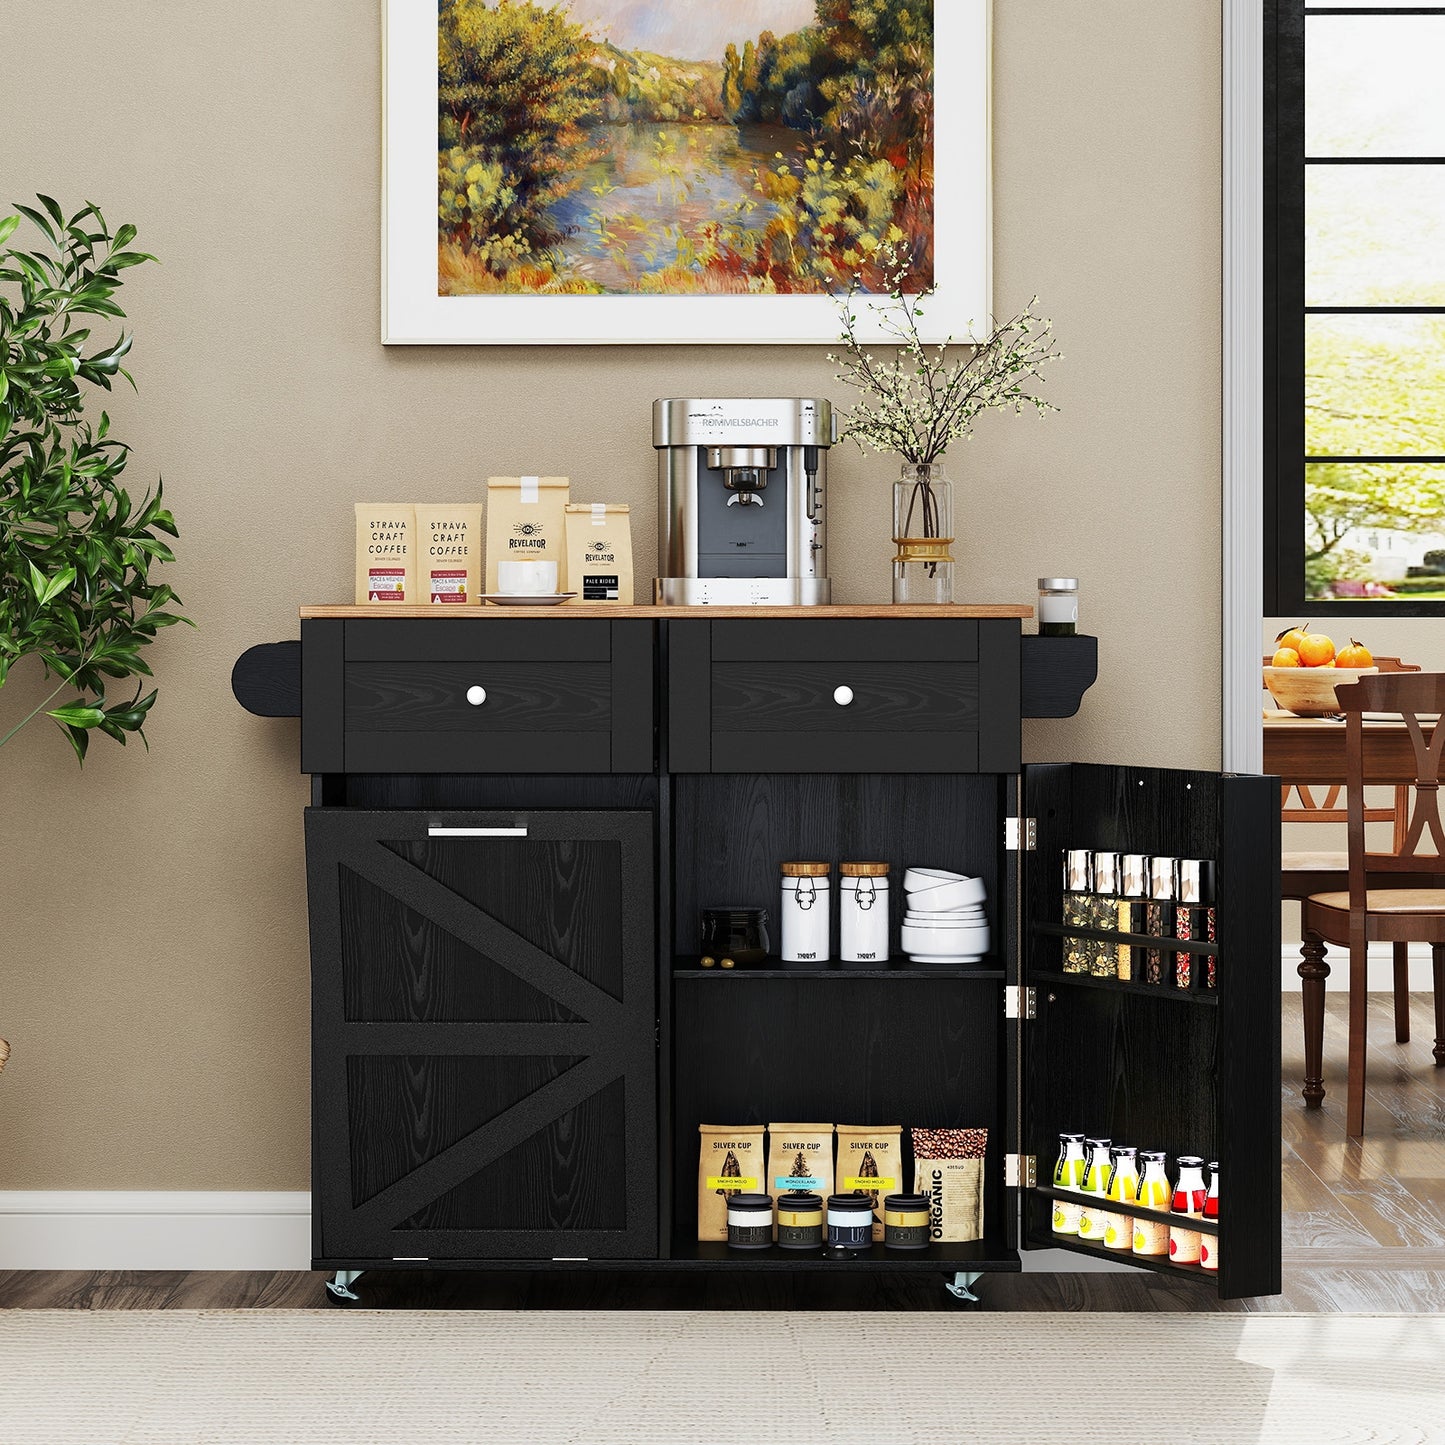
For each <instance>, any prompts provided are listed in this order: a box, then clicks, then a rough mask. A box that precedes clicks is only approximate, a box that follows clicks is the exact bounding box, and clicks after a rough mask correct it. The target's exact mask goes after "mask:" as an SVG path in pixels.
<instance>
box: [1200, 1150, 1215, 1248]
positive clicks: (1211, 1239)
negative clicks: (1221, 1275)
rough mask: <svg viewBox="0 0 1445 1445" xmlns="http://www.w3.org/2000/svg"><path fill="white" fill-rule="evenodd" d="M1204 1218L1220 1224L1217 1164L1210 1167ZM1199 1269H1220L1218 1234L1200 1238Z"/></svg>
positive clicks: (1205, 1235)
mask: <svg viewBox="0 0 1445 1445" xmlns="http://www.w3.org/2000/svg"><path fill="white" fill-rule="evenodd" d="M1204 1217H1205V1218H1206V1219H1212V1220H1213V1221H1214V1222H1215V1223H1216V1224H1218V1223H1219V1165H1218V1164H1217V1163H1213V1164H1210V1166H1209V1193H1208V1194H1206V1195H1205V1196H1204ZM1199 1267H1200V1268H1201V1269H1218V1268H1219V1236H1218V1235H1217V1234H1201V1235H1200V1236H1199Z"/></svg>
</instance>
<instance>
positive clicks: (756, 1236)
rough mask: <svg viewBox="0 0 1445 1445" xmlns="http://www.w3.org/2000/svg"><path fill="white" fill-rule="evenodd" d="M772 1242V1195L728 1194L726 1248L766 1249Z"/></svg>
mask: <svg viewBox="0 0 1445 1445" xmlns="http://www.w3.org/2000/svg"><path fill="white" fill-rule="evenodd" d="M772 1242H773V1198H772V1195H770V1194H730V1195H728V1248H729V1249H767V1248H769V1247H770V1246H771V1245H772Z"/></svg>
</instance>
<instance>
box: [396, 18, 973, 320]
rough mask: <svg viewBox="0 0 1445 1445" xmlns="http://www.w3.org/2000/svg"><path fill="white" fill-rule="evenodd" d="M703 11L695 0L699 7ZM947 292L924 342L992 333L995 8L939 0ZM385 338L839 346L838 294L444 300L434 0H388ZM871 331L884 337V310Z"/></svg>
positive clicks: (939, 184)
mask: <svg viewBox="0 0 1445 1445" xmlns="http://www.w3.org/2000/svg"><path fill="white" fill-rule="evenodd" d="M690 3H691V0H690ZM935 3H936V9H935V16H934V55H935V84H934V104H935V116H934V123H935V142H934V146H935V150H934V154H935V197H934V205H935V223H934V224H935V241H934V265H935V273H936V280H937V286H938V289H937V294H936V295H935V297H934V299H933V301H932V304H931V305H929V306H928V307H927V308H926V310H925V315H924V318H923V325H924V327H925V328H926V334H925V338H924V339H925V340H927V341H931V342H941V341H944V340H945V339H948V338H950V337H951V338H952V339H954V340H956V341H959V342H966V341H969V340H977V339H979V338H980V337H981V336H983V335H986V334H987V331H988V328H989V323H990V317H991V313H992V303H993V277H992V234H993V225H992V207H991V201H992V184H991V182H992V145H991V116H992V108H993V107H992V94H991V70H992V64H991V54H992V39H991V30H992V26H991V3H990V0H935ZM382 24H383V38H384V55H383V64H382V76H383V86H382V238H381V269H382V289H381V339H382V342H383V344H385V345H388V346H517V345H525V346H569V345H583V346H595V345H628V344H630V345H670V344H671V345H684V344H686V345H756V344H759V343H782V344H788V343H792V344H813V345H817V344H827V343H831V342H833V341H836V340H837V337H838V332H839V318H838V308H837V304H836V302H835V301H834V300H833V298H831V297H828V296H797V295H783V296H619V295H608V296H522V295H501V296H498V295H484V296H442V295H439V294H438V291H437V226H436V202H437V169H436V128H437V6H436V0H384V13H383V22H382ZM859 334H860V336H861V337H862V339H864V340H865V341H880V340H883V339H885V338H884V335H883V333H882V331H881V330H880V328H879V326H878V324H877V322H876V320H875V319H873V315H872V309H871V308H870V307H869V306H868V305H867V304H866V303H865V304H863V305H862V306H861V307H860V308H859Z"/></svg>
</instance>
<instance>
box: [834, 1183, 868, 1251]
mask: <svg viewBox="0 0 1445 1445" xmlns="http://www.w3.org/2000/svg"><path fill="white" fill-rule="evenodd" d="M872 1243H873V1206H872V1203H871V1202H870V1200H869V1198H868V1196H867V1195H866V1194H830V1195H829V1196H828V1244H829V1245H830V1247H832V1248H834V1249H868V1248H869V1247H870V1246H871V1245H872Z"/></svg>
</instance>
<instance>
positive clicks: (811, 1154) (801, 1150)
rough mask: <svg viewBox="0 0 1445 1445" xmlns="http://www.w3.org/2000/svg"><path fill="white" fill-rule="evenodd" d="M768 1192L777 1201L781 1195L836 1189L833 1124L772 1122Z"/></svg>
mask: <svg viewBox="0 0 1445 1445" xmlns="http://www.w3.org/2000/svg"><path fill="white" fill-rule="evenodd" d="M767 1192H768V1193H769V1194H771V1195H772V1196H773V1200H774V1202H775V1203H776V1201H777V1199H778V1196H779V1195H780V1194H797V1193H802V1194H821V1195H822V1196H823V1198H824V1199H826V1198H827V1197H828V1196H829V1195H830V1194H831V1193H832V1192H833V1126H832V1125H831V1124H769V1125H768V1179H767Z"/></svg>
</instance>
